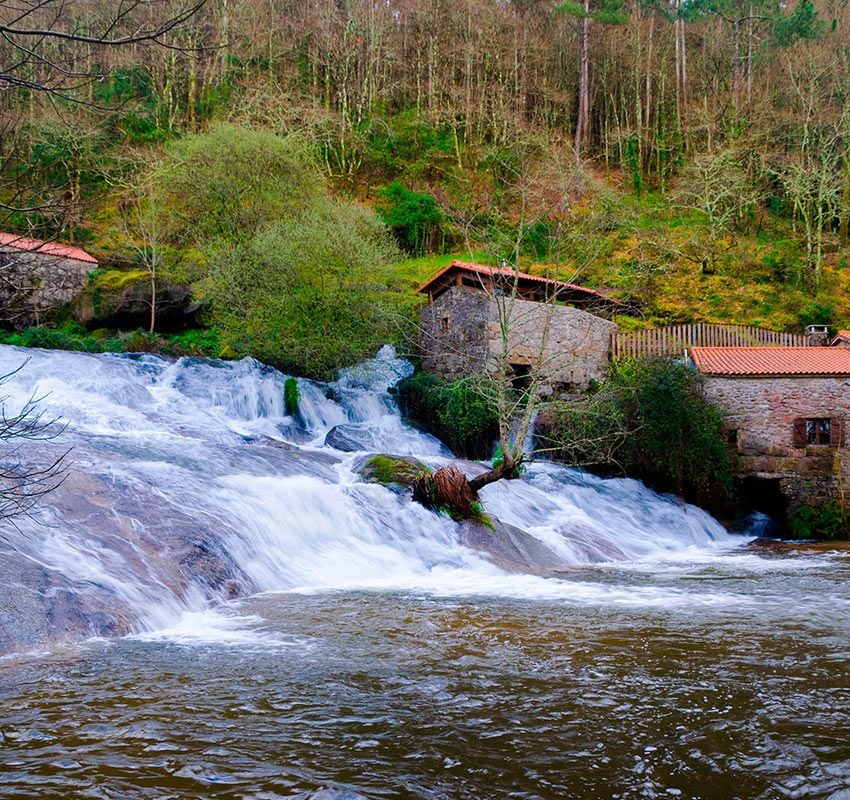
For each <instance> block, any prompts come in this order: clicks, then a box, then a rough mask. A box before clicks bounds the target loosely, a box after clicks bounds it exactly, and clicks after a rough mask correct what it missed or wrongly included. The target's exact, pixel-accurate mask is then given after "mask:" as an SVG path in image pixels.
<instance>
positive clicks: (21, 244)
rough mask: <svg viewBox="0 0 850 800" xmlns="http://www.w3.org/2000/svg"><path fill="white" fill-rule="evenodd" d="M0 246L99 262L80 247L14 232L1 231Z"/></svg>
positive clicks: (92, 262) (94, 262)
mask: <svg viewBox="0 0 850 800" xmlns="http://www.w3.org/2000/svg"><path fill="white" fill-rule="evenodd" d="M0 246H6V247H15V248H17V249H18V250H29V251H32V252H38V253H44V254H45V255H48V256H57V257H60V258H73V259H76V260H77V261H87V262H88V263H90V264H97V259H96V258H95V257H94V256H90V255H89V254H88V253H87V252H86V251H85V250H81V249H80V248H79V247H74V246H73V245H70V244H62V243H61V242H42V241H41V240H39V239H27V238H26V237H25V236H18V235H16V234H14V233H0Z"/></svg>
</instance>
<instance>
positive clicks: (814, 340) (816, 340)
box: [806, 325, 829, 347]
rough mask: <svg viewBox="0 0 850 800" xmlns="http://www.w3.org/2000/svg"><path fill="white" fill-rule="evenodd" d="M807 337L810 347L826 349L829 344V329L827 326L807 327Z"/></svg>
mask: <svg viewBox="0 0 850 800" xmlns="http://www.w3.org/2000/svg"><path fill="white" fill-rule="evenodd" d="M806 336H808V337H809V344H810V345H818V346H821V347H825V346H827V345H828V344H829V327H828V326H827V325H806Z"/></svg>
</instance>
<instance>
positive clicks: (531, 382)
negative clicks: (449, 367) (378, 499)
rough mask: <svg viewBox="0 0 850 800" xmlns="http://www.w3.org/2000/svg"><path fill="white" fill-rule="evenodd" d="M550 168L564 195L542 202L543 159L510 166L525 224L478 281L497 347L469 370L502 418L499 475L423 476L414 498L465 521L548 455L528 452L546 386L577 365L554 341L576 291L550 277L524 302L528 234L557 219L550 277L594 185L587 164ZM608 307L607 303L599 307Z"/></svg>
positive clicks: (577, 324)
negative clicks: (577, 206) (522, 267)
mask: <svg viewBox="0 0 850 800" xmlns="http://www.w3.org/2000/svg"><path fill="white" fill-rule="evenodd" d="M531 155H532V156H533V155H534V154H531ZM544 163H545V162H544ZM550 167H551V168H552V169H554V170H557V171H558V174H559V175H561V176H562V181H563V183H562V186H561V191H560V192H559V193H558V194H557V195H556V196H555V198H554V199H553V198H552V195H551V194H548V195H547V196H545V197H544V199H543V200H542V201H541V199H540V196H539V194H538V192H537V191H536V188H537V183H538V182H540V180H539V179H540V175H539V169H540V167H539V161H538V160H537V159H535V158H533V157H530V158H527V159H521V160H520V163H519V166H514V165H510V164H506V165H504V169H505V170H513V173H514V174H513V175H512V177H511V181H510V183H511V190H512V192H513V194H514V197H515V203H516V205H515V208H516V210H517V217H518V221H517V223H516V227H515V230H514V231H513V236H512V238H511V240H509V241H504V240H503V241H501V242H495V243H494V244H495V245H496V247H495V248H494V249H495V251H496V253H501V254H503V255H504V257H503V258H502V259H501V266H500V267H498V268H497V267H494V268H491V269H489V270H488V271H486V272H484V273H483V274H479V282H480V285H479V289H481V290H482V291H485V292H487V293H488V294H489V295H490V303H491V307H492V308H493V309H494V315H495V328H496V336H497V346H496V347H495V348H491V349H490V352H489V354H488V356H487V362H486V363H485V364H480V363H479V364H472V363H470V364H468V365H467V369H468V372H469V373H470V374H472V375H475V377H474V378H473V379H471V385H472V386H474V387H475V389H476V390H477V391H478V392H479V393H480V394H481V395H482V396H483V398H484V399H485V401H486V402H487V403H488V404H489V405H490V406H491V407H492V408H493V409H494V410H495V412H496V419H497V423H498V438H499V443H498V449H497V455H496V457H495V458H494V460H493V463H492V468H491V469H489V470H487V471H485V472H483V473H481V474H480V475H477V476H475V477H473V478H467V477H466V476H465V475H464V474H463V473H462V472H461V471H460V469H458V468H457V467H455V466H452V465H450V466H447V467H442V468H441V469H439V470H437V471H435V472H434V473H428V474H423V475H421V476H420V477H419V479H418V481H417V484H416V485H415V487H414V496H415V497H416V498H417V499H418V500H420V501H421V502H424V503H425V504H427V505H434V506H438V507H439V506H442V507H446V508H449V509H450V510H451V511H452V512H453V513H456V514H457V515H459V516H474V514H475V511H476V509H477V508H479V505H478V503H479V498H478V492H479V491H480V490H481V489H483V488H484V487H485V486H487V485H488V484H490V483H494V482H496V481H499V480H502V479H512V478H516V477H519V476H520V475H521V474H522V472H523V470H524V464H525V463H526V462H527V461H529V460H530V459H531V458H532V457H533V456H534V455H535V454H539V453H541V452H542V451H543V450H545V449H547V448H545V446H544V447H542V448H540V449H535V448H534V447H533V446H532V447H529V440H530V439H531V438H532V437H531V434H533V427H534V423H535V418H536V416H537V414H538V411H540V410H541V409H542V408H543V407H545V406H546V405H547V403H548V402H549V401H550V397H551V388H549V389H547V387H548V386H549V385H550V384H551V383H552V375H553V372H554V371H555V370H561V369H562V368H563V365H564V362H565V360H569V358H570V356H569V355H568V354H566V353H564V352H562V350H561V349H560V347H558V346H555V343H554V342H553V341H552V340H551V338H552V327H553V322H554V320H555V317H556V314H557V313H558V308H559V306H560V304H562V303H563V302H564V301H568V300H569V298H568V297H567V296H566V293H567V292H568V291H569V288H568V287H570V284H566V283H564V282H561V281H557V280H552V279H549V278H550V276H549V274H545V275H543V276H540V277H541V278H543V280H541V281H539V289H538V290H537V294H538V296H537V298H536V299H535V300H534V301H533V302H529V301H528V300H526V299H525V298H524V296H523V291H522V281H523V280H524V278H523V275H522V273H521V272H520V271H519V264H520V258H521V256H522V254H523V251H524V249H525V247H526V244H527V240H528V238H529V233H530V232H531V231H533V230H539V228H540V223H541V222H543V221H548V220H553V219H554V220H555V221H554V222H553V223H552V224H551V228H550V230H549V234H548V239H549V246H548V248H547V251H546V253H545V257H546V261H547V263H548V264H549V265H550V267H549V268H547V273H550V272H552V271H553V266H552V265H554V270H557V268H558V266H559V265H560V261H561V258H562V256H563V253H562V245H563V242H564V241H565V237H566V234H567V232H568V231H569V230H571V231H572V232H573V233H575V232H576V230H577V229H579V228H580V227H581V226H580V225H578V224H577V223H576V221H575V220H574V219H571V208H570V206H571V204H572V202H573V201H574V200H575V199H577V197H579V196H580V195H581V194H582V193H583V191H585V190H586V188H587V187H586V181H587V180H588V179H587V177H586V174H585V172H584V169H583V166H582V164H581V162H578V161H573V162H572V163H571V164H564V163H562V162H561V161H559V160H555V161H554V162H553V163H550ZM540 183H542V182H540ZM460 227H461V228H462V229H463V230H465V231H466V232H467V237H468V238H467V246H468V250H469V251H470V259H471V260H474V257H473V255H472V252H473V245H472V244H471V242H472V241H473V239H472V236H474V235H475V232H474V225H471V224H469V223H467V224H464V225H462V226H460ZM470 232H472V236H470V235H469V234H470ZM479 235H480V234H479ZM479 241H480V239H479ZM593 257H595V254H594V253H586V254H584V256H583V260H586V261H585V263H583V264H579V265H576V264H575V263H574V264H573V265H572V267H571V269H570V271H571V278H572V279H575V277H576V276H577V275H578V274H580V272H581V271H582V270H583V269H584V267H585V266H586V265H587V262H589V261H590V260H592V258H593ZM491 260H492V259H491ZM557 271H559V272H560V271H561V270H557ZM525 280H527V279H525ZM573 288H574V287H573ZM604 302H605V301H604V299H603V298H601V297H600V303H604ZM589 322H590V321H589V320H588V321H587V323H588V324H586V326H585V327H584V329H582V323H581V321H580V319H579V318H578V317H576V320H575V321H574V323H573V326H574V330H573V334H574V341H572V343H571V345H572V347H571V349H573V350H578V349H580V348H581V347H582V346H583V344H584V343H585V340H586V338H587V337H588V336H589V335H590V326H589ZM491 324H493V321H492V320H491ZM456 354H457V355H458V356H459V358H460V359H461V360H463V358H464V356H465V355H466V354H464V353H463V352H462V351H460V350H458V351H457V353H456ZM519 364H521V366H522V368H523V370H522V374H518V371H517V367H518V365H519Z"/></svg>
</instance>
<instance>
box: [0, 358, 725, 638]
mask: <svg viewBox="0 0 850 800" xmlns="http://www.w3.org/2000/svg"><path fill="white" fill-rule="evenodd" d="M27 358H29V359H30V360H29V362H28V363H27V364H26V366H25V367H24V369H22V370H21V371H20V372H18V373H17V374H15V375H14V376H13V377H12V378H10V379H9V381H8V382H7V383H6V384H5V386H4V393H5V394H6V395H8V400H7V408H8V410H9V411H13V410H14V409H15V408H17V407H20V405H21V404H22V403H23V402H24V401H25V400H26V399H27V398H28V397H29V396H30V395H31V394H33V393H35V394H36V395H37V396H43V398H44V399H43V400H42V406H43V408H44V409H45V411H46V413H47V414H49V415H56V416H59V417H62V418H63V419H65V420H67V422H68V428H67V431H66V432H65V434H64V435H63V437H62V444H63V445H64V446H71V445H72V446H73V447H74V452H73V462H74V463H73V467H72V472H71V476H70V478H69V480H68V481H67V482H66V484H65V485H64V486H62V487H61V488H60V489H59V490H58V491H57V492H55V493H54V494H53V495H51V496H50V497H49V498H48V499H47V501H46V503H45V505H44V507H43V511H42V516H43V520H42V523H43V524H34V523H31V522H29V521H25V522H24V523H23V524H22V526H21V530H20V531H9V532H8V535H7V545H6V547H5V555H4V556H3V557H4V558H6V559H10V560H9V561H7V563H14V564H17V565H18V567H16V569H21V570H23V572H24V573H25V574H26V575H28V576H29V578H28V580H29V581H30V582H33V581H38V583H39V585H38V587H36V589H35V590H34V591H35V592H36V595H37V597H38V602H39V603H40V606H38V609H40V611H41V612H43V613H45V614H48V615H53V616H52V619H53V620H54V621H53V622H52V624H53V625H54V626H61V625H63V624H64V625H66V626H67V627H72V628H74V627H76V628H77V629H79V630H83V631H86V630H88V631H89V632H95V633H104V632H105V633H109V632H120V631H122V630H127V629H129V630H133V631H135V632H137V633H138V632H142V631H150V630H154V629H158V628H163V627H167V626H170V625H174V624H175V622H176V620H178V619H179V618H180V617H181V615H183V614H185V613H186V612H191V613H194V614H199V613H202V612H204V611H205V610H206V609H208V608H209V607H210V604H214V603H216V602H220V601H221V600H223V599H227V598H229V597H235V596H240V595H244V594H245V593H253V592H258V591H274V590H283V591H323V590H328V589H354V588H361V589H382V590H397V591H427V592H431V593H436V594H445V595H468V594H475V593H482V594H496V595H498V594H504V595H508V596H515V597H525V596H527V597H541V596H548V597H553V598H564V599H568V600H575V601H581V602H604V601H606V598H607V600H612V601H615V600H616V596H617V591H618V590H617V588H616V587H610V586H603V585H601V584H599V585H597V584H594V585H591V584H588V583H586V582H585V583H583V582H573V581H571V580H570V578H569V576H568V575H567V576H565V577H561V578H554V577H541V570H538V574H537V575H522V574H508V573H507V572H506V571H505V570H504V569H502V568H500V566H498V565H497V564H498V562H496V563H494V562H493V561H491V560H490V559H488V557H487V556H486V554H483V553H482V552H479V551H476V550H473V549H470V548H469V547H467V546H465V545H464V544H463V543H462V538H460V537H459V529H458V526H457V525H456V524H455V523H454V522H452V521H451V520H449V519H448V518H446V517H444V516H438V515H436V514H434V513H431V512H429V511H427V510H426V509H424V508H422V507H421V506H419V505H417V504H415V503H412V502H410V500H409V499H407V498H405V497H401V496H398V495H396V494H394V493H393V492H391V491H390V490H388V489H386V488H384V487H382V486H378V485H373V484H367V483H363V482H362V481H361V480H360V479H359V477H358V476H357V475H356V473H355V472H354V471H353V466H354V464H355V462H356V460H357V454H356V453H355V454H351V453H342V452H339V451H338V450H335V449H333V447H330V446H327V445H326V444H325V443H324V442H325V437H326V436H328V434H329V432H331V431H333V432H334V435H341V436H344V437H345V438H346V441H347V442H349V443H350V442H354V443H355V445H356V446H357V447H359V448H360V449H361V450H362V451H363V452H372V453H374V452H384V453H393V454H399V455H407V454H410V455H417V456H419V457H420V458H422V459H423V460H425V461H426V462H427V463H431V464H440V463H446V460H447V457H448V453H447V451H446V450H445V448H444V447H443V446H442V444H441V443H440V442H438V441H437V440H436V439H434V438H433V437H431V436H428V435H426V434H423V433H422V432H420V431H418V430H416V429H415V428H412V427H410V426H408V425H406V424H405V423H404V422H403V420H402V419H401V417H400V415H399V413H398V410H397V408H396V406H395V403H394V401H393V399H392V397H391V396H390V394H388V391H387V390H388V388H389V387H390V386H392V385H393V384H395V383H396V382H397V381H398V380H399V379H400V378H402V377H404V376H405V375H408V374H409V373H410V371H411V369H412V368H411V366H410V365H409V364H408V363H407V362H405V361H403V360H402V359H399V358H396V356H395V353H394V352H393V351H392V349H391V348H384V349H383V350H382V351H381V352H380V353H379V354H378V356H377V357H376V358H375V359H373V360H372V361H370V362H367V363H366V364H364V365H362V366H360V367H358V368H355V369H350V370H345V371H343V373H342V374H341V376H340V378H339V380H338V381H337V382H335V383H333V384H320V383H315V382H312V381H306V380H299V388H300V393H301V398H302V399H301V403H300V408H299V413H298V418H297V419H295V418H293V417H290V416H287V415H286V414H285V411H284V404H283V385H284V381H285V376H284V375H282V374H281V373H279V372H277V371H276V370H274V369H271V368H269V367H266V366H264V365H262V364H260V363H258V362H256V361H253V360H251V359H245V360H243V361H240V362H232V363H226V362H219V361H208V360H198V359H180V360H178V361H172V360H168V359H164V358H160V357H156V356H151V355H139V356H115V355H90V354H82V353H65V352H55V351H40V350H26V351H25V350H21V349H18V348H13V347H5V346H4V347H0V371H2V372H4V373H8V372H11V371H12V370H13V369H15V368H17V367H18V366H20V364H21V363H22V362H23V361H24V360H25V359H27ZM328 441H329V442H332V441H334V439H333V436H329V438H328ZM337 441H338V440H337ZM40 446H41V447H57V446H58V445H55V444H52V445H40ZM470 468H472V469H474V467H473V466H472V465H470ZM482 498H483V500H484V502H485V505H486V507H487V509H488V511H489V512H491V513H492V514H493V515H494V516H496V517H497V518H498V519H500V520H502V521H503V522H505V523H508V524H510V525H513V526H516V527H517V528H521V529H523V530H524V531H526V532H528V533H529V534H530V535H531V536H532V537H534V539H535V540H536V541H537V542H538V543H539V545H540V547H541V550H542V552H548V553H550V554H551V556H552V564H551V565H549V566H551V567H552V569H553V570H563V569H565V568H568V567H570V566H575V565H581V564H588V563H599V562H609V561H635V560H658V559H663V558H667V557H672V556H676V555H681V554H683V553H686V552H689V551H694V552H696V551H699V552H703V553H704V552H708V551H716V550H717V549H718V548H722V547H728V546H729V544H730V543H731V542H733V541H736V540H734V539H733V538H732V537H730V536H729V534H727V533H726V531H725V530H724V529H723V528H722V527H721V526H720V525H719V524H718V523H717V522H716V521H715V520H713V519H712V518H711V517H710V516H709V515H708V514H706V513H704V512H703V511H701V510H699V509H697V508H695V507H693V506H687V505H684V504H681V503H679V502H677V501H675V500H672V499H671V498H667V497H662V496H659V495H657V494H655V493H653V492H650V491H649V490H647V489H646V488H645V487H644V486H643V485H642V484H640V483H638V482H636V481H629V480H602V479H598V478H595V477H592V476H589V475H587V474H584V473H582V472H580V471H577V470H570V469H566V468H563V467H557V466H554V465H545V464H544V465H538V466H532V467H531V468H530V470H529V474H528V476H527V477H526V478H525V479H524V480H521V481H511V482H504V481H503V482H499V483H497V484H494V485H492V486H489V487H487V488H486V489H485V490H484V492H483V494H482ZM737 541H740V540H737ZM632 598H634V593H633V594H632ZM680 599H681V598H680ZM656 600H659V602H666V603H670V602H674V601H673V600H671V599H670V598H669V597H664V598H662V597H661V596H660V595H659V596H657V597H656ZM708 601H710V598H709V599H708ZM647 602H649V598H647ZM38 609H37V610H38ZM33 613H35V612H33ZM3 625H5V626H6V629H7V631H8V630H9V629H12V633H11V634H10V633H7V637H13V636H14V621H11V622H10V621H8V620H7V621H5V622H3V620H0V637H2V633H3ZM0 644H2V639H0Z"/></svg>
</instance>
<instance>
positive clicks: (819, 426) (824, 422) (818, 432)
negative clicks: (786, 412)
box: [806, 419, 832, 444]
mask: <svg viewBox="0 0 850 800" xmlns="http://www.w3.org/2000/svg"><path fill="white" fill-rule="evenodd" d="M829 429H830V425H829V420H828V419H807V420H806V444H832V440H831V438H830V430H829Z"/></svg>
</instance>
